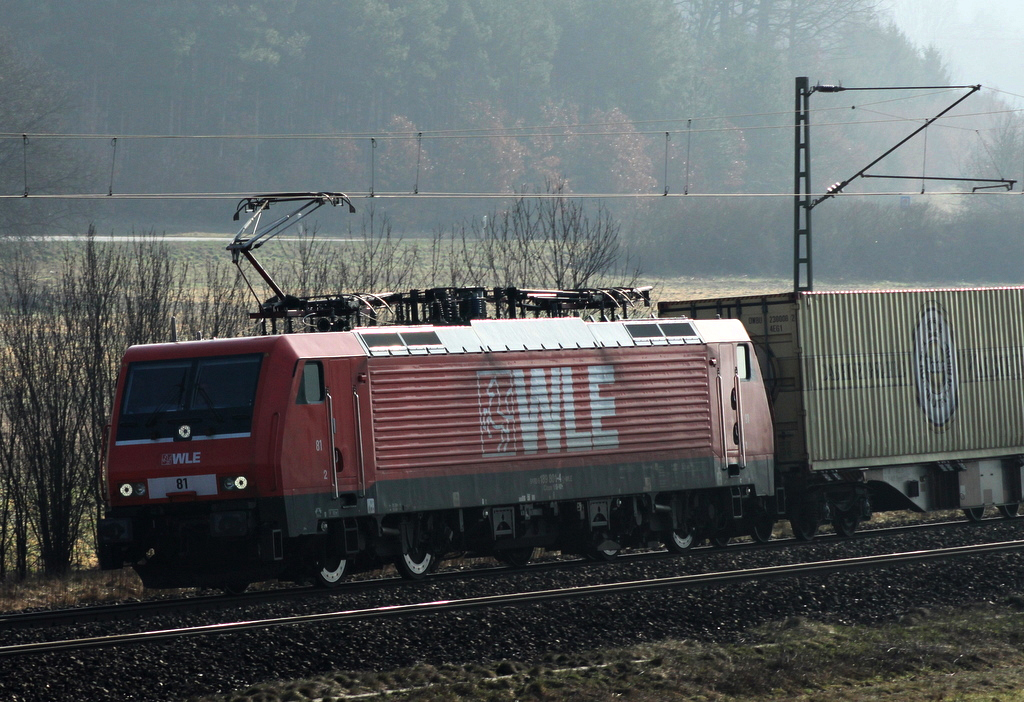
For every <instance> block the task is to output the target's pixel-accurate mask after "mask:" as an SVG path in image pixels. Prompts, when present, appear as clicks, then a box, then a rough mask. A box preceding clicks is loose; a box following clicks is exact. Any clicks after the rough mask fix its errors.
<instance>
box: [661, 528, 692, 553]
mask: <svg viewBox="0 0 1024 702" xmlns="http://www.w3.org/2000/svg"><path fill="white" fill-rule="evenodd" d="M693 542H694V538H693V531H692V530H690V529H674V530H673V531H670V532H668V537H667V538H666V539H665V548H667V549H668V550H669V551H671V552H673V553H685V552H686V551H689V550H690V548H692V547H693Z"/></svg>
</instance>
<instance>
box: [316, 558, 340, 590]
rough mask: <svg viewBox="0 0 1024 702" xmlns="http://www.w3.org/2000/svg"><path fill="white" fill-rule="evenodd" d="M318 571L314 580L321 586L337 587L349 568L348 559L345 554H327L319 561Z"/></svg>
mask: <svg viewBox="0 0 1024 702" xmlns="http://www.w3.org/2000/svg"><path fill="white" fill-rule="evenodd" d="M316 567H317V571H316V573H315V574H314V580H315V581H316V584H317V586H319V587H336V586H337V585H338V583H340V582H341V580H342V578H343V577H345V571H346V570H348V560H347V559H346V558H345V557H344V556H338V555H336V556H333V557H332V556H330V555H327V554H325V555H324V556H322V557H321V558H320V559H319V560H318V561H317V565H316Z"/></svg>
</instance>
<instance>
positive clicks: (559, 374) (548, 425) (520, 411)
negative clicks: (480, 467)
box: [476, 366, 619, 457]
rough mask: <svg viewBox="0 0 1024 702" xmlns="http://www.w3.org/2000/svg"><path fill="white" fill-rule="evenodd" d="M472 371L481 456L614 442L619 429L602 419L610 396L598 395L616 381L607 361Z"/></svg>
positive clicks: (610, 410)
mask: <svg viewBox="0 0 1024 702" xmlns="http://www.w3.org/2000/svg"><path fill="white" fill-rule="evenodd" d="M577 375H579V376H580V377H579V378H577V377H576V376H577ZM476 376H477V394H478V398H479V402H480V439H481V442H482V444H483V455H484V456H494V457H496V456H515V455H518V454H530V453H538V452H541V451H543V452H545V453H557V452H561V451H590V450H592V449H603V448H615V447H616V446H618V445H619V432H618V431H617V430H615V429H609V428H608V427H605V426H603V424H602V420H604V419H605V418H606V417H614V416H615V399H614V398H612V397H609V396H607V395H606V394H605V395H602V394H601V393H602V389H606V388H607V386H609V385H611V384H612V383H614V382H615V369H614V368H613V367H612V366H588V367H586V368H577V369H575V372H574V369H573V368H571V367H563V368H547V369H545V368H530V369H514V370H499V371H477V374H476Z"/></svg>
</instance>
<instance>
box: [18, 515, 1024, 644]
mask: <svg viewBox="0 0 1024 702" xmlns="http://www.w3.org/2000/svg"><path fill="white" fill-rule="evenodd" d="M1014 523H1017V524H1020V525H1024V519H1019V520H1008V519H1006V518H1004V517H989V518H986V519H983V520H981V521H980V522H971V521H967V520H964V519H955V520H949V521H939V522H925V523H921V524H905V525H901V526H895V527H878V528H870V527H866V528H864V529H862V530H860V531H857V532H855V533H854V534H852V535H850V536H847V537H840V536H838V535H837V534H832V533H826V534H819V535H818V536H816V537H815V538H814V539H812V540H810V541H798V540H797V539H794V538H791V537H788V538H778V539H772V540H771V541H768V542H765V543H757V542H738V543H733V544H730V545H728V546H724V547H718V546H703V547H700V546H698V547H694V548H693V549H692V550H689V551H686V552H685V553H682V554H679V553H675V552H672V551H666V550H658V551H641V552H638V553H623V554H620V555H619V557H618V558H616V559H615V560H614V561H601V562H595V561H591V560H586V559H575V558H573V559H558V560H549V561H543V562H540V561H539V562H534V563H530V564H528V565H525V566H521V567H518V568H510V567H509V566H504V565H500V566H491V565H484V566H473V567H468V568H450V569H447V570H442V571H441V572H438V573H432V574H430V575H429V576H427V578H426V582H428V583H430V582H433V583H440V582H446V581H449V580H459V579H466V578H476V577H500V576H502V575H519V574H529V573H539V572H545V571H549V570H558V569H565V568H575V567H590V566H602V565H606V566H614V565H629V564H632V563H642V562H645V561H654V560H660V559H664V558H680V557H682V558H692V557H694V556H697V557H704V556H711V555H715V554H719V553H722V552H723V551H726V550H727V551H729V552H730V553H737V552H746V551H758V550H765V549H770V550H780V549H787V548H790V547H792V546H794V545H798V546H803V545H806V546H827V545H832V544H833V543H835V542H837V541H839V540H842V541H844V542H849V541H853V540H857V541H860V540H871V539H875V538H882V537H888V536H898V535H900V534H906V533H910V532H916V531H931V530H936V529H943V528H946V527H978V528H982V527H984V526H997V525H1012V524H1014ZM414 585H415V584H414V583H410V582H409V581H408V580H404V579H403V578H400V577H397V576H395V577H374V578H368V579H365V580H350V581H348V582H344V583H340V584H339V585H337V586H335V587H332V588H320V587H310V586H306V587H301V586H300V587H294V586H284V587H280V588H275V589H269V590H254V591H251V592H246V593H242V594H238V595H224V594H217V595H190V596H187V597H178V598H162V599H154V600H143V601H137V602H118V603H113V604H100V605H89V606H81V607H71V608H67V609H57V610H44V611H33V612H7V613H0V629H7V630H10V629H14V628H32V627H35V628H42V627H46V626H51V627H52V626H60V625H67V624H78V623H82V622H94V621H107V620H112V619H122V618H125V617H138V616H144V615H147V614H156V613H161V612H175V611H199V610H204V609H215V608H219V609H224V608H226V607H234V606H245V605H249V604H259V603H264V602H278V601H282V600H287V599H295V598H300V597H331V596H334V595H346V594H354V593H359V592H364V591H367V590H371V589H378V588H391V587H405V586H410V587H411V586H414Z"/></svg>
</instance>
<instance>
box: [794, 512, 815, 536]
mask: <svg viewBox="0 0 1024 702" xmlns="http://www.w3.org/2000/svg"><path fill="white" fill-rule="evenodd" d="M789 524H790V526H791V527H793V536H794V538H796V540H797V541H810V540H811V539H813V538H814V537H815V535H816V534H817V533H818V520H817V519H815V518H814V517H813V516H812V515H810V514H808V513H807V512H806V511H803V510H801V511H800V512H797V513H796V514H791V515H789Z"/></svg>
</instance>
